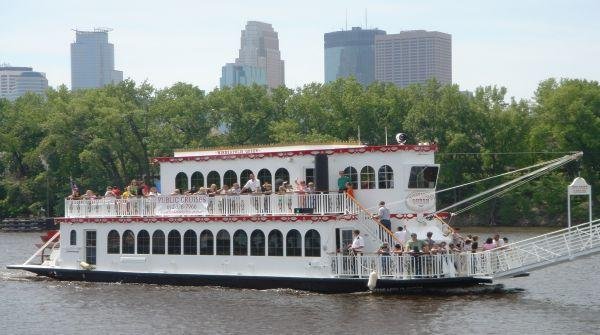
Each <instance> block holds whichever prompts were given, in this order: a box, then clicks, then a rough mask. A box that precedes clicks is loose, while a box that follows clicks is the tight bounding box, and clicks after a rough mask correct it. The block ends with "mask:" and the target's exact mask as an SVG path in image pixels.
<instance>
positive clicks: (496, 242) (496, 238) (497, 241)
mask: <svg viewBox="0 0 600 335" xmlns="http://www.w3.org/2000/svg"><path fill="white" fill-rule="evenodd" d="M494 245H495V246H496V248H502V247H503V246H504V240H503V239H501V238H500V234H498V233H496V234H495V235H494Z"/></svg>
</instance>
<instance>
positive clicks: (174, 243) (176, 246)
mask: <svg viewBox="0 0 600 335" xmlns="http://www.w3.org/2000/svg"><path fill="white" fill-rule="evenodd" d="M167 252H168V253H169V255H181V234H180V233H179V232H178V231H177V230H175V229H173V230H171V231H170V232H169V236H168V238H167Z"/></svg>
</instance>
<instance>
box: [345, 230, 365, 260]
mask: <svg viewBox="0 0 600 335" xmlns="http://www.w3.org/2000/svg"><path fill="white" fill-rule="evenodd" d="M352 238H353V239H352V244H350V245H348V250H349V251H350V252H351V253H353V254H354V255H362V253H363V250H364V248H365V240H364V239H363V238H362V236H360V230H358V229H355V230H353V231H352Z"/></svg>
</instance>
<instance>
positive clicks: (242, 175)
mask: <svg viewBox="0 0 600 335" xmlns="http://www.w3.org/2000/svg"><path fill="white" fill-rule="evenodd" d="M251 174H252V171H251V170H248V169H246V170H244V171H242V173H240V186H242V187H243V186H244V185H246V182H247V181H248V180H250V175H251Z"/></svg>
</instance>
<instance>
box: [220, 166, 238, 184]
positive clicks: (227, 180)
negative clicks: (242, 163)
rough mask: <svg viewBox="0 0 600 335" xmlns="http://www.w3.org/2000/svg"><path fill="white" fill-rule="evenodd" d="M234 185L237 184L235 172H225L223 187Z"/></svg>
mask: <svg viewBox="0 0 600 335" xmlns="http://www.w3.org/2000/svg"><path fill="white" fill-rule="evenodd" d="M234 183H237V174H236V173H235V171H233V170H227V171H225V174H224V175H223V185H227V186H229V187H231V186H233V184H234Z"/></svg>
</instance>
